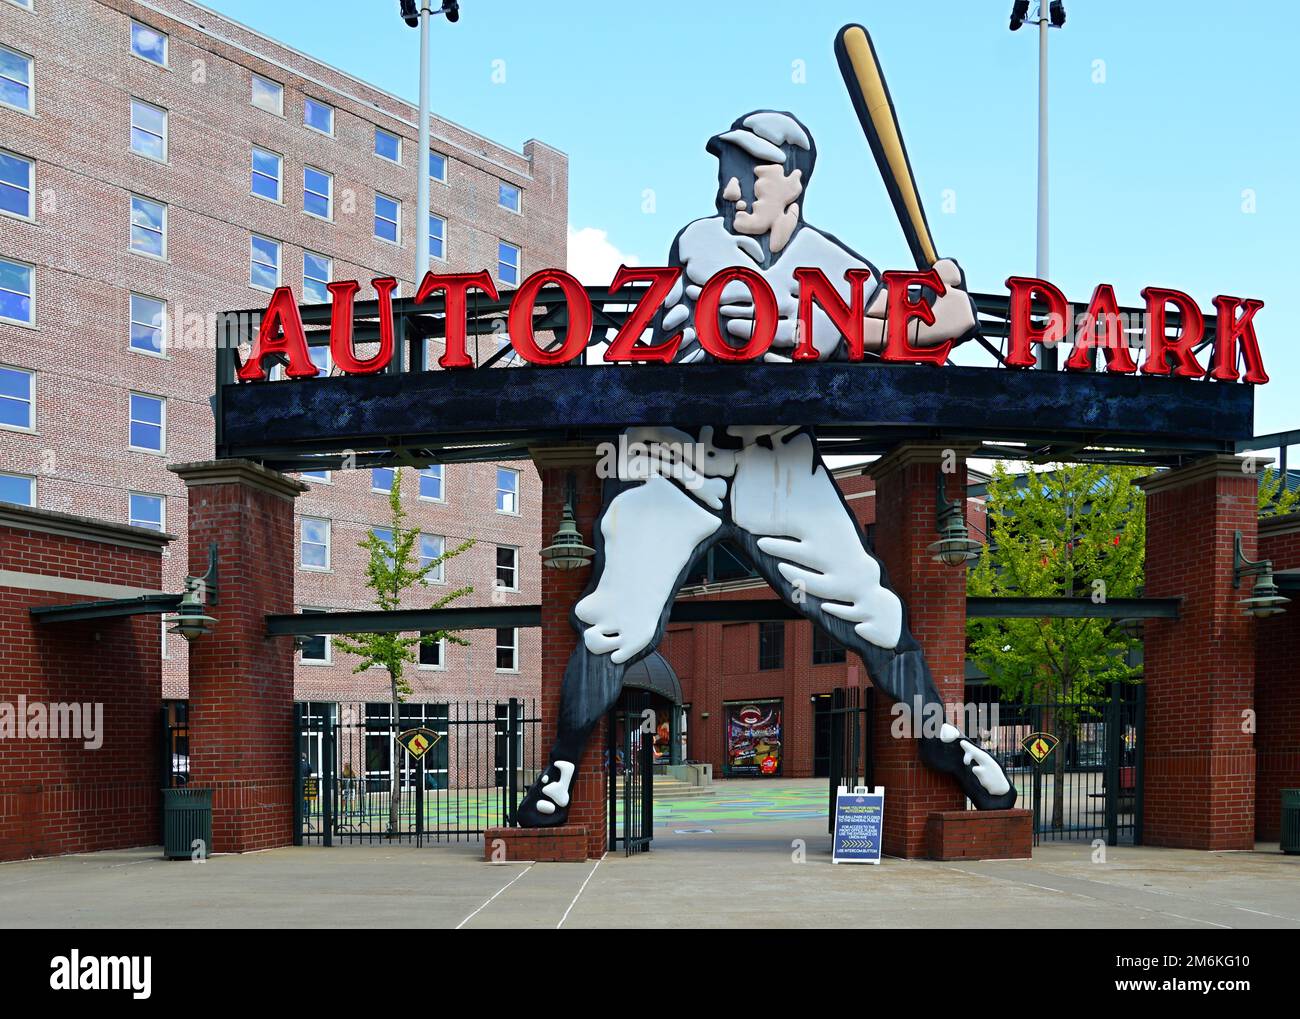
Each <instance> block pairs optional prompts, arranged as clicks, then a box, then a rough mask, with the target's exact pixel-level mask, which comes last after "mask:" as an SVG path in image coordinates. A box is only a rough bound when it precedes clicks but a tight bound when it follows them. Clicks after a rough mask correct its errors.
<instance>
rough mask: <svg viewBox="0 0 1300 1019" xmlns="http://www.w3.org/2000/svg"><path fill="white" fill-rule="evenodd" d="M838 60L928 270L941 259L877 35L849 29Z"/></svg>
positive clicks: (906, 230) (910, 242) (840, 40)
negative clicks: (875, 41) (880, 56)
mask: <svg viewBox="0 0 1300 1019" xmlns="http://www.w3.org/2000/svg"><path fill="white" fill-rule="evenodd" d="M835 59H836V60H837V61H838V63H839V65H840V74H841V75H843V77H844V84H845V86H846V87H847V88H848V90H849V98H850V99H852V100H853V109H854V110H855V111H856V112H857V115H858V121H859V122H860V123H861V124H862V131H863V133H864V134H866V136H867V142H868V143H869V144H870V145H871V152H872V154H873V155H874V156H875V157H876V165H877V166H878V167H879V168H880V176H881V177H882V178H883V179H884V181H885V188H886V189H887V190H888V191H889V199H890V201H891V202H893V204H894V213H895V214H896V215H897V216H898V222H899V224H900V225H901V226H902V228H903V234H904V236H905V237H906V238H907V246H908V247H909V248H910V249H911V250H912V257H913V258H914V259H916V266H917V268H918V269H928V268H930V267H931V266H932V265H934V263H935V262H936V261H938V258H939V256H938V255H937V254H935V249H934V239H933V237H931V235H930V224H929V223H928V222H926V219H925V209H924V207H923V206H922V205H921V195H920V193H919V192H918V191H917V189H916V177H915V175H914V174H913V173H912V164H911V163H910V162H909V161H908V158H907V147H906V146H905V145H904V144H903V132H902V131H901V130H900V129H899V127H898V116H897V115H896V114H895V113H894V103H893V100H892V99H890V97H889V86H887V85H886V84H885V74H884V71H882V70H881V68H880V61H879V60H878V59H877V58H876V48H875V47H874V46H873V45H872V44H871V36H870V35H868V34H867V30H866V29H865V28H863V27H862V26H861V25H845V26H844V27H843V28H841V29H840V30H839V33H838V34H837V35H836V36H835Z"/></svg>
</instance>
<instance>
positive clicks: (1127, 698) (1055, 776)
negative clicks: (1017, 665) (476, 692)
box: [990, 683, 1146, 846]
mask: <svg viewBox="0 0 1300 1019" xmlns="http://www.w3.org/2000/svg"><path fill="white" fill-rule="evenodd" d="M996 707H997V716H996V724H994V725H993V739H992V741H991V748H992V751H993V753H994V755H995V756H996V757H997V759H998V761H999V763H1000V764H1001V765H1002V766H1003V768H1004V769H1005V770H1006V772H1007V777H1008V778H1010V779H1011V781H1012V782H1014V783H1015V785H1016V788H1017V789H1018V790H1019V793H1020V795H1019V798H1018V800H1017V802H1016V806H1017V807H1023V808H1024V809H1026V810H1032V811H1033V813H1034V844H1035V845H1038V844H1039V843H1040V842H1041V841H1043V840H1047V841H1067V840H1079V841H1094V840H1097V839H1102V840H1104V841H1105V842H1106V844H1107V845H1110V846H1115V845H1120V844H1123V843H1127V844H1132V845H1140V844H1141V842H1142V745H1143V726H1144V723H1145V708H1146V687H1145V686H1143V685H1142V684H1140V683H1139V684H1131V683H1113V684H1112V685H1111V689H1110V692H1109V696H1103V697H1100V698H1097V699H1095V700H1092V701H1089V702H1086V703H1079V702H1077V701H1070V700H1065V699H1056V700H1044V701H1040V702H1038V703H1035V704H1019V705H1017V704H998V705H997V706H996ZM990 721H992V718H991V717H990ZM1035 733H1046V734H1048V735H1049V736H1051V737H1053V738H1054V739H1055V741H1056V742H1055V744H1054V745H1053V748H1052V750H1051V752H1050V753H1049V754H1048V755H1047V757H1046V758H1045V759H1044V760H1043V761H1042V762H1041V763H1039V762H1037V761H1036V760H1035V758H1034V754H1033V752H1032V750H1033V749H1034V743H1035V741H1034V740H1033V739H1032V737H1033V734H1035ZM1026 744H1028V746H1027V745H1026ZM1044 745H1052V741H1051V740H1047V741H1044Z"/></svg>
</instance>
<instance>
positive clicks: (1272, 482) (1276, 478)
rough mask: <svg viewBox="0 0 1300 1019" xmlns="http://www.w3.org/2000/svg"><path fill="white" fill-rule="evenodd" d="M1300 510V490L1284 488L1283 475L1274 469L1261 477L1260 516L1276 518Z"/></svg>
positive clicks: (1269, 469)
mask: <svg viewBox="0 0 1300 1019" xmlns="http://www.w3.org/2000/svg"><path fill="white" fill-rule="evenodd" d="M1298 509H1300V489H1293V488H1283V487H1282V475H1281V474H1279V473H1278V472H1277V471H1275V470H1273V468H1272V467H1266V468H1264V470H1263V472H1262V473H1261V474H1260V476H1259V515H1260V516H1261V517H1276V516H1281V515H1282V514H1283V513H1294V512H1296V510H1298Z"/></svg>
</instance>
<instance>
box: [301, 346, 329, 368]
mask: <svg viewBox="0 0 1300 1019" xmlns="http://www.w3.org/2000/svg"><path fill="white" fill-rule="evenodd" d="M307 356H308V357H309V358H311V363H312V364H314V365H315V366H316V374H317V375H325V376H328V375H329V373H330V367H331V366H332V365H333V361H332V360H331V358H330V348H329V346H328V345H321V344H317V345H315V346H311V347H308V348H307Z"/></svg>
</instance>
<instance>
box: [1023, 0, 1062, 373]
mask: <svg viewBox="0 0 1300 1019" xmlns="http://www.w3.org/2000/svg"><path fill="white" fill-rule="evenodd" d="M1028 14H1029V0H1016V2H1015V4H1014V6H1012V8H1011V31H1013V32H1014V31H1016V30H1017V29H1018V28H1020V26H1021V25H1023V24H1024V23H1025V22H1026V20H1028V18H1027V15H1028ZM1034 20H1035V21H1036V22H1037V23H1038V238H1037V244H1036V247H1035V258H1034V274H1035V275H1036V276H1037V277H1038V278H1039V279H1040V280H1045V279H1047V273H1048V249H1047V241H1048V231H1047V226H1048V221H1047V30H1048V29H1049V28H1061V27H1063V26H1064V25H1065V4H1064V2H1063V0H1051V3H1050V4H1049V3H1045V2H1044V0H1039V2H1038V13H1037V15H1036V17H1035V18H1034ZM1038 351H1039V352H1038V367H1039V368H1041V369H1044V370H1046V371H1055V370H1056V366H1057V352H1056V345H1055V344H1053V345H1052V346H1050V347H1047V346H1040V347H1039V348H1038Z"/></svg>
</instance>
